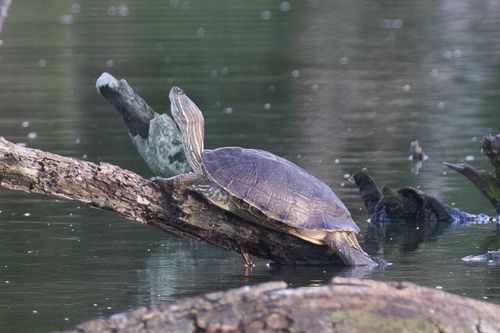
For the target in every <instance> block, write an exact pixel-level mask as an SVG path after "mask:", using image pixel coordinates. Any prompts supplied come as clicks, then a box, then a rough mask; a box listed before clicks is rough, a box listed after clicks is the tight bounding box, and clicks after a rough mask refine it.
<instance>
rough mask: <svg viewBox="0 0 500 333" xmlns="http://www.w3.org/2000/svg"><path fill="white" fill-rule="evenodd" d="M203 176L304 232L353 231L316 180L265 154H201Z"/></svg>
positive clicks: (342, 211)
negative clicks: (206, 175)
mask: <svg viewBox="0 0 500 333" xmlns="http://www.w3.org/2000/svg"><path fill="white" fill-rule="evenodd" d="M203 164H204V167H205V170H206V172H207V174H208V177H209V178H210V179H211V180H212V181H214V182H215V183H217V184H218V185H219V186H221V187H222V188H224V189H225V190H226V191H228V192H229V193H230V194H231V195H233V196H235V197H237V198H239V199H241V200H243V201H245V202H246V203H248V204H249V205H251V206H253V207H255V208H257V209H258V210H259V211H261V212H262V213H264V214H265V215H266V216H267V217H269V218H272V219H274V220H277V221H280V222H283V223H286V224H287V225H290V226H293V227H296V228H301V229H308V230H346V231H353V232H358V231H359V228H358V226H357V225H356V223H355V222H354V221H353V220H352V218H351V215H350V213H349V211H348V210H347V208H346V207H345V205H344V204H343V203H342V201H341V200H340V199H339V198H338V197H337V195H336V194H335V193H334V192H333V191H332V190H331V189H330V188H329V187H328V186H327V185H326V184H325V183H323V182H322V181H321V180H319V179H317V178H316V177H314V176H312V175H310V174H309V173H307V172H306V171H305V170H303V169H302V168H300V167H298V166H297V165H295V164H294V163H292V162H290V161H287V160H285V159H283V158H281V157H278V156H276V155H273V154H271V153H269V152H266V151H263V150H258V149H244V148H240V147H224V148H218V149H215V150H205V151H204V152H203Z"/></svg>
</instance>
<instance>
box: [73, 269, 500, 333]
mask: <svg viewBox="0 0 500 333" xmlns="http://www.w3.org/2000/svg"><path fill="white" fill-rule="evenodd" d="M499 313H500V306H498V305H495V304H489V303H485V302H481V301H477V300H473V299H469V298H466V297H461V296H456V295H452V294H449V293H446V292H443V291H439V290H435V289H431V288H426V287H420V286H417V285H414V284H412V283H406V282H403V283H384V282H376V281H370V280H359V279H352V278H335V279H333V281H332V284H331V285H324V286H321V287H302V288H297V289H287V288H286V283H285V282H270V283H265V284H261V285H256V286H251V287H248V286H247V287H242V288H238V289H233V290H229V291H226V292H216V293H212V294H207V295H203V296H199V297H193V298H187V299H181V300H177V301H172V302H169V303H166V304H162V305H157V306H151V307H148V308H146V307H143V308H139V309H136V310H133V311H129V312H125V313H120V314H115V315H113V316H111V317H109V318H105V319H96V320H91V321H88V322H85V323H82V324H79V325H77V326H75V327H74V328H73V329H70V330H68V331H66V332H67V333H77V332H78V333H97V332H116V333H120V332H139V333H140V332H186V333H188V332H207V333H208V332H220V333H224V332H373V333H377V332H443V333H446V332H450V333H451V332H454V333H459V332H483V333H486V332H500V318H499V317H498V314H499Z"/></svg>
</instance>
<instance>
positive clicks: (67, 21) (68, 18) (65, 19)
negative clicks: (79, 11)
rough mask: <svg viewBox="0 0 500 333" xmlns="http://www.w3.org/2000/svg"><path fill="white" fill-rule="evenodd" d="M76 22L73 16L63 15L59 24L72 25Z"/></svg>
mask: <svg viewBox="0 0 500 333" xmlns="http://www.w3.org/2000/svg"><path fill="white" fill-rule="evenodd" d="M74 21H75V19H74V17H73V15H62V16H61V17H59V22H61V23H62V24H72V23H73V22H74Z"/></svg>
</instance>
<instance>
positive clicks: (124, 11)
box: [118, 3, 129, 16]
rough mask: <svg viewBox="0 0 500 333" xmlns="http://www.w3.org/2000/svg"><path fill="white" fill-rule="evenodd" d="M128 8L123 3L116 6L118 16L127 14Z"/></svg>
mask: <svg viewBox="0 0 500 333" xmlns="http://www.w3.org/2000/svg"><path fill="white" fill-rule="evenodd" d="M128 13H129V10H128V6H127V5H126V4H124V3H122V4H121V5H119V6H118V15H120V16H128Z"/></svg>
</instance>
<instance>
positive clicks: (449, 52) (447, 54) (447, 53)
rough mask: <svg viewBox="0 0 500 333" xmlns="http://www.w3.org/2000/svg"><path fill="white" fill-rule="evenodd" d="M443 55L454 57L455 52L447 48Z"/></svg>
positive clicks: (448, 57) (449, 57) (447, 57)
mask: <svg viewBox="0 0 500 333" xmlns="http://www.w3.org/2000/svg"><path fill="white" fill-rule="evenodd" d="M443 56H444V58H445V59H451V57H453V52H451V51H450V50H446V51H445V52H444V54H443Z"/></svg>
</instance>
